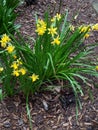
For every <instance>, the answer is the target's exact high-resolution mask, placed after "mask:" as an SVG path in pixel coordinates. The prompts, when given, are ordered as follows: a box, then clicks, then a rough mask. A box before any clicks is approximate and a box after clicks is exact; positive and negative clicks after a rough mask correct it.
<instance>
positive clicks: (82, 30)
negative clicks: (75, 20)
mask: <svg viewBox="0 0 98 130" xmlns="http://www.w3.org/2000/svg"><path fill="white" fill-rule="evenodd" d="M90 30H91V29H90V26H82V27H80V32H86V31H87V32H89V31H90Z"/></svg>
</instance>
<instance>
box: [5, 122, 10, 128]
mask: <svg viewBox="0 0 98 130" xmlns="http://www.w3.org/2000/svg"><path fill="white" fill-rule="evenodd" d="M3 125H4V127H5V128H10V127H11V123H10V122H5V123H4V124H3Z"/></svg>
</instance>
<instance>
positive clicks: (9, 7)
mask: <svg viewBox="0 0 98 130" xmlns="http://www.w3.org/2000/svg"><path fill="white" fill-rule="evenodd" d="M19 3H20V0H0V35H2V34H3V33H6V32H7V31H6V28H7V29H8V30H9V32H10V33H13V32H14V31H15V29H16V28H18V27H19V25H15V24H14V23H15V20H16V17H17V14H16V13H15V12H14V10H15V9H16V7H18V5H19Z"/></svg>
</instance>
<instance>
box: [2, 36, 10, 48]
mask: <svg viewBox="0 0 98 130" xmlns="http://www.w3.org/2000/svg"><path fill="white" fill-rule="evenodd" d="M10 41H11V39H10V38H9V36H7V35H6V34H3V35H2V38H1V40H0V43H1V47H3V48H5V47H6V46H7V43H8V42H10Z"/></svg>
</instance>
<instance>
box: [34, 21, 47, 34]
mask: <svg viewBox="0 0 98 130" xmlns="http://www.w3.org/2000/svg"><path fill="white" fill-rule="evenodd" d="M45 31H46V23H45V22H44V21H43V20H40V19H39V20H38V23H37V29H36V30H35V32H37V33H38V35H43V34H44V33H45Z"/></svg>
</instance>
